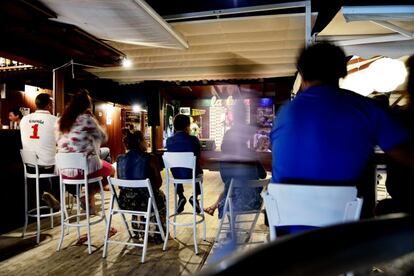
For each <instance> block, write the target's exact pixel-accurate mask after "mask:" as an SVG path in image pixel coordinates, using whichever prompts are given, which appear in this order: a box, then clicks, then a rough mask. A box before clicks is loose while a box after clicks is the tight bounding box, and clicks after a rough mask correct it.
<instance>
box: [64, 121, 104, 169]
mask: <svg viewBox="0 0 414 276" xmlns="http://www.w3.org/2000/svg"><path fill="white" fill-rule="evenodd" d="M58 125H59V121H58ZM106 140H107V136H106V133H105V131H104V130H103V128H102V127H101V126H100V125H99V123H98V122H97V121H96V119H95V118H94V117H93V115H90V114H81V115H79V116H78V117H77V118H76V121H75V122H74V123H73V125H72V128H71V129H70V131H69V132H66V133H62V132H60V131H59V128H58V127H57V128H56V141H57V152H82V153H84V154H85V155H86V156H87V158H88V168H89V174H91V173H93V172H96V171H98V170H100V169H101V168H102V162H101V160H100V158H99V148H100V147H101V144H102V143H105V142H106ZM62 173H63V174H64V175H67V176H70V177H74V176H77V175H78V170H65V171H64V172H62Z"/></svg>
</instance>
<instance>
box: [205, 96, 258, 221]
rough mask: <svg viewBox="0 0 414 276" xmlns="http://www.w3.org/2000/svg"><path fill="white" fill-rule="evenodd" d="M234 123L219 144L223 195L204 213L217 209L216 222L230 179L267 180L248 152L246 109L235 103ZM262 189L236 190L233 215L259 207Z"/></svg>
mask: <svg viewBox="0 0 414 276" xmlns="http://www.w3.org/2000/svg"><path fill="white" fill-rule="evenodd" d="M233 114H234V121H233V126H232V128H230V129H229V130H228V131H227V132H226V133H225V134H224V137H223V142H222V144H221V152H222V157H221V162H220V175H221V178H222V180H223V183H224V191H223V192H222V193H220V195H219V197H218V198H217V201H216V202H215V203H214V204H212V205H211V206H209V207H207V208H205V209H204V211H205V212H206V213H208V214H210V215H213V214H214V211H215V210H216V209H217V208H218V209H219V215H218V216H219V218H221V217H222V215H223V208H224V203H225V198H226V196H227V192H228V189H229V186H230V181H231V179H232V178H235V179H238V180H256V179H263V178H266V171H265V169H264V168H263V166H262V164H261V163H260V162H259V161H258V160H257V159H256V158H255V153H254V151H252V150H250V149H249V148H248V144H249V141H250V140H251V139H252V138H253V135H254V133H255V128H254V127H251V126H249V125H247V124H246V107H245V106H244V104H243V102H241V101H238V102H237V103H236V104H235V105H234V106H233ZM261 191H262V190H261V188H243V189H239V188H235V189H234V190H233V192H234V195H235V196H234V197H233V208H234V210H235V211H247V210H256V209H258V208H260V206H261V204H262V197H261V196H260V192H261Z"/></svg>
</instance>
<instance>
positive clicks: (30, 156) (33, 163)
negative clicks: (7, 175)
mask: <svg viewBox="0 0 414 276" xmlns="http://www.w3.org/2000/svg"><path fill="white" fill-rule="evenodd" d="M20 155H21V157H22V160H23V168H24V211H25V220H24V227H23V232H22V238H23V237H24V235H25V233H26V230H27V223H28V221H29V217H35V218H36V220H37V233H36V243H39V242H40V219H41V218H45V217H50V227H51V228H53V216H54V215H59V214H60V211H56V212H54V211H53V208H50V207H49V206H40V194H39V183H40V179H41V178H48V179H49V181H50V179H51V178H52V177H57V176H58V175H56V174H53V173H39V165H38V163H37V156H36V153H35V152H34V151H29V150H20ZM28 166H29V167H32V168H33V169H34V170H35V173H29V172H28V171H27V167H28ZM29 178H31V179H35V180H36V208H34V209H31V210H28V195H27V179H29ZM50 183H52V182H50ZM51 185H52V184H51ZM41 209H49V213H46V214H40V210H41ZM34 212H36V213H34Z"/></svg>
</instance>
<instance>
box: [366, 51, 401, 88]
mask: <svg viewBox="0 0 414 276" xmlns="http://www.w3.org/2000/svg"><path fill="white" fill-rule="evenodd" d="M368 69H369V71H370V73H371V82H372V84H373V87H374V90H375V91H378V92H391V91H394V90H395V89H396V88H397V87H398V86H399V85H400V84H402V83H404V81H405V78H406V77H407V69H406V68H405V65H404V62H402V61H401V60H397V59H391V58H382V59H379V60H376V61H374V62H373V63H372V64H371V65H370V66H369V68H368Z"/></svg>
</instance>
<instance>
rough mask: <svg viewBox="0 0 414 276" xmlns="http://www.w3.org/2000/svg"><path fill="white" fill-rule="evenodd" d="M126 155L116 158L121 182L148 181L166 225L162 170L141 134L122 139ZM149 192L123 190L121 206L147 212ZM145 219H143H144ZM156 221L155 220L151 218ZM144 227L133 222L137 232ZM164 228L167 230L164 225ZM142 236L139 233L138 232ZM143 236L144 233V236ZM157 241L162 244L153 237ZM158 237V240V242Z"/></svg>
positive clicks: (128, 134) (135, 217)
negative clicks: (122, 180)
mask: <svg viewBox="0 0 414 276" xmlns="http://www.w3.org/2000/svg"><path fill="white" fill-rule="evenodd" d="M123 142H124V146H125V149H126V150H127V152H126V153H125V154H121V155H119V156H118V158H117V175H118V178H119V179H127V180H134V179H137V180H143V179H147V178H148V179H149V180H150V182H151V187H152V190H153V192H154V197H155V202H156V204H157V208H158V212H159V214H160V219H161V222H162V223H163V224H164V223H165V222H166V209H165V206H166V205H165V195H164V193H163V192H162V191H161V190H160V188H161V185H162V178H161V174H160V171H161V167H160V165H159V163H158V160H157V158H156V157H155V156H154V155H152V154H149V153H147V146H146V141H145V139H144V135H143V134H142V132H141V131H135V132H132V133H127V135H126V136H125V137H124V138H123ZM148 197H149V195H148V192H147V191H145V190H143V189H135V188H121V190H120V192H119V205H120V207H121V208H122V209H126V210H132V211H146V210H147V204H148ZM141 219H143V218H141ZM132 220H133V221H137V220H138V218H137V216H133V218H132ZM151 220H153V221H154V222H155V221H156V220H155V218H154V217H153V218H151ZM141 226H144V225H143V224H141V225H138V224H136V223H132V227H133V228H135V229H141V230H143V227H141ZM163 226H164V229H165V225H163ZM138 234H140V233H138ZM141 234H142V233H141ZM153 238H154V242H162V239H161V237H160V236H159V235H156V236H154V237H153ZM157 238H159V239H157Z"/></svg>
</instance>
